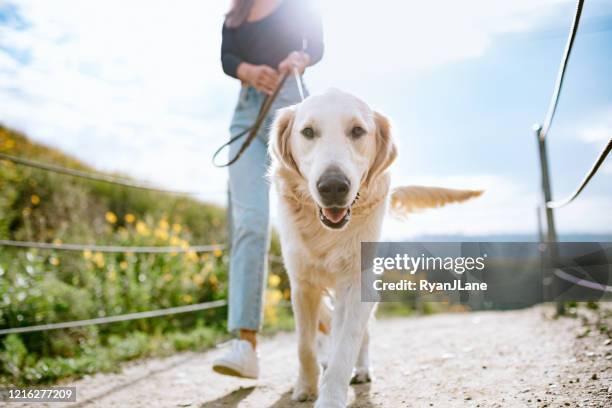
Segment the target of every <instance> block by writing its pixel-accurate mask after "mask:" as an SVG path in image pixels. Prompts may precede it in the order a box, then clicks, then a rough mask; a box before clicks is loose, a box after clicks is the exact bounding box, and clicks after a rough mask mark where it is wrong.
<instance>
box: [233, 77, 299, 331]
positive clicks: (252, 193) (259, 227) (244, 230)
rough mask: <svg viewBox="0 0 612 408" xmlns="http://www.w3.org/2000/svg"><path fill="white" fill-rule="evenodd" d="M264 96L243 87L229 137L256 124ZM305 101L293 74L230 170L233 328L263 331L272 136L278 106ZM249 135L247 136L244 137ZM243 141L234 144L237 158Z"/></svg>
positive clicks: (268, 237) (268, 242) (234, 152)
mask: <svg viewBox="0 0 612 408" xmlns="http://www.w3.org/2000/svg"><path fill="white" fill-rule="evenodd" d="M264 97H265V95H264V94H262V93H261V92H258V91H257V90H255V89H254V88H252V87H248V86H243V87H242V88H241V90H240V97H239V99H238V103H237V105H236V108H235V110H234V116H233V118H232V123H231V125H230V134H231V135H236V134H237V133H239V132H241V131H243V130H245V129H247V128H249V127H250V126H252V125H253V123H254V122H255V119H256V118H257V113H258V112H259V108H260V106H261V104H262V102H263V100H264ZM298 102H300V95H299V92H298V89H297V84H296V83H295V79H294V78H293V77H292V76H289V77H288V78H287V80H286V81H285V84H284V86H283V89H282V90H281V91H280V92H279V94H278V96H277V98H276V100H275V101H274V104H273V105H272V108H271V109H270V111H269V113H268V116H267V117H266V119H265V120H264V122H263V125H262V126H261V128H260V130H259V133H258V134H257V137H256V138H255V139H254V140H253V142H252V143H251V145H250V146H249V147H248V149H247V150H246V151H245V152H244V154H243V155H242V157H240V159H238V161H236V162H235V163H234V164H232V165H231V166H230V167H229V205H228V211H229V218H230V238H231V239H230V241H231V252H230V269H229V312H228V329H229V330H230V331H236V330H239V329H247V330H260V329H261V323H262V318H263V305H262V303H263V296H264V293H265V289H266V280H267V275H268V248H269V246H270V224H269V213H270V204H269V184H268V182H267V180H266V172H267V170H268V165H269V162H270V158H269V157H268V147H267V146H268V134H269V131H270V125H271V124H272V121H273V119H274V114H275V111H276V110H277V109H279V108H282V107H285V106H289V105H292V104H295V103H298ZM245 137H246V136H245ZM243 140H244V138H243V139H240V140H239V141H237V142H235V143H233V144H232V145H231V146H230V149H229V150H230V157H231V158H233V157H234V156H235V155H236V153H237V152H238V150H239V149H240V146H241V145H242V141H243Z"/></svg>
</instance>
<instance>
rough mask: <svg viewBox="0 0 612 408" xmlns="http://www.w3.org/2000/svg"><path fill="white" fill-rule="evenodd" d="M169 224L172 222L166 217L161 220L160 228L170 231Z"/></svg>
mask: <svg viewBox="0 0 612 408" xmlns="http://www.w3.org/2000/svg"><path fill="white" fill-rule="evenodd" d="M169 226H170V224H168V220H166V219H165V218H162V219H161V220H159V228H161V229H163V230H164V231H168V227H169Z"/></svg>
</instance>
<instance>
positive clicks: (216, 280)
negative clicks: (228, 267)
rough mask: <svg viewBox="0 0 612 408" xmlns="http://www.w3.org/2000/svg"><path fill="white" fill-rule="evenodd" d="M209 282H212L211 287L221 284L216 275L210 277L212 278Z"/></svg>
mask: <svg viewBox="0 0 612 408" xmlns="http://www.w3.org/2000/svg"><path fill="white" fill-rule="evenodd" d="M208 281H209V282H210V284H211V285H213V286H214V285H216V284H217V283H218V282H219V279H217V277H216V276H215V275H210V278H208Z"/></svg>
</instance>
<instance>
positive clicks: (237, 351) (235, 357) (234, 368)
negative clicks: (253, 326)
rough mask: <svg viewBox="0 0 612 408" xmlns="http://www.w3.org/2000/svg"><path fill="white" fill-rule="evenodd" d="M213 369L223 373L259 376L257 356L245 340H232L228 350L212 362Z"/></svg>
mask: <svg viewBox="0 0 612 408" xmlns="http://www.w3.org/2000/svg"><path fill="white" fill-rule="evenodd" d="M212 368H213V370H214V371H216V372H217V373H219V374H223V375H233V376H235V377H243V378H258V377H259V356H258V355H257V352H256V351H255V350H253V346H252V345H251V343H249V342H248V341H246V340H238V339H236V340H233V341H232V346H231V349H230V350H229V352H228V353H227V354H226V355H224V356H223V357H220V358H218V359H216V360H215V361H214V362H213V366H212Z"/></svg>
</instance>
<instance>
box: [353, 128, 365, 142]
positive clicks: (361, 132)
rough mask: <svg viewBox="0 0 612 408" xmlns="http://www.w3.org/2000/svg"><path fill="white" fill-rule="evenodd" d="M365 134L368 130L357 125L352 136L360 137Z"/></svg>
mask: <svg viewBox="0 0 612 408" xmlns="http://www.w3.org/2000/svg"><path fill="white" fill-rule="evenodd" d="M365 134H366V131H365V129H364V128H362V127H361V126H355V127H354V128H353V129H351V136H352V137H353V138H354V139H358V138H360V137H361V136H363V135H365Z"/></svg>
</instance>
